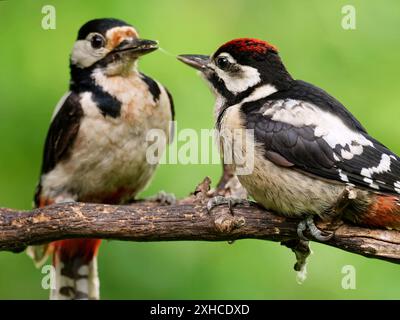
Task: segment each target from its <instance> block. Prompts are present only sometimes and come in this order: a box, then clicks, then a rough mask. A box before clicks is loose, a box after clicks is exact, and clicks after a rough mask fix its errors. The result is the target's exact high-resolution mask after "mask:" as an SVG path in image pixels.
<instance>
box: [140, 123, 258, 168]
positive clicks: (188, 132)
mask: <svg viewBox="0 0 400 320" xmlns="http://www.w3.org/2000/svg"><path fill="white" fill-rule="evenodd" d="M174 127H175V128H176V122H174ZM174 136H175V141H174V142H173V143H172V145H171V146H169V147H168V148H166V146H167V142H168V137H167V135H166V133H165V132H164V131H163V130H161V129H151V130H149V131H148V132H147V135H146V141H147V144H148V145H147V151H146V159H147V162H148V163H150V164H157V163H159V164H219V163H220V162H221V156H220V154H221V155H223V156H222V161H223V162H224V164H227V165H232V166H233V167H234V168H235V170H236V174H237V175H248V174H251V173H252V172H253V169H254V151H255V150H254V148H255V141H254V130H253V129H222V130H216V129H201V130H200V133H199V132H198V131H196V130H194V129H190V128H186V129H182V130H180V131H179V133H178V132H177V131H176V129H175V134H174ZM178 144H179V146H178ZM213 144H214V145H215V144H216V145H217V146H218V149H219V152H218V149H216V148H212V145H213Z"/></svg>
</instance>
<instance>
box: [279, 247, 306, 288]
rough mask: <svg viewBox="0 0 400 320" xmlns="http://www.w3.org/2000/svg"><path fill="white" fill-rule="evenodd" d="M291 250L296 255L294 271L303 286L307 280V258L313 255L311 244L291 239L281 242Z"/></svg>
mask: <svg viewBox="0 0 400 320" xmlns="http://www.w3.org/2000/svg"><path fill="white" fill-rule="evenodd" d="M281 244H282V245H284V246H286V247H288V248H290V249H291V250H292V251H293V252H294V254H295V255H296V264H295V265H294V270H295V271H296V272H297V276H296V280H297V282H298V283H299V284H302V283H303V282H304V281H305V280H306V279H307V258H308V256H309V255H310V254H311V253H312V251H311V249H310V246H309V242H308V241H306V240H301V239H290V240H286V241H282V242H281Z"/></svg>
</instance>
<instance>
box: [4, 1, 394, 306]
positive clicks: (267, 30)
mask: <svg viewBox="0 0 400 320" xmlns="http://www.w3.org/2000/svg"><path fill="white" fill-rule="evenodd" d="M49 4H50V5H53V6H55V8H56V13H57V16H56V17H57V21H56V23H57V24H56V30H43V29H42V28H41V20H42V18H43V14H42V13H41V9H42V7H43V6H44V5H49ZM347 4H351V5H354V7H355V8H356V18H357V20H356V30H344V29H343V28H342V27H341V20H342V17H343V15H342V13H341V9H342V7H343V6H344V5H347ZM99 17H116V18H120V19H124V20H126V21H128V22H130V23H132V24H134V25H135V26H136V27H137V28H138V29H139V31H140V32H141V35H142V36H143V37H145V38H149V39H157V40H159V41H160V45H161V47H162V48H164V49H165V50H167V51H168V52H170V53H171V54H177V53H211V52H213V51H214V50H215V49H216V48H217V47H218V46H219V45H220V44H222V43H223V42H225V41H227V40H230V39H232V38H237V37H242V36H251V37H259V38H262V39H266V40H269V41H270V42H272V43H273V44H276V45H277V46H278V47H279V48H280V52H281V56H282V58H283V60H284V62H285V63H286V65H287V67H288V69H289V70H290V71H291V73H292V75H293V76H294V77H295V78H298V79H303V80H306V81H309V82H312V83H314V84H316V85H319V86H321V87H322V88H324V89H325V90H327V91H328V92H330V93H331V94H333V95H334V96H335V97H337V98H338V99H339V100H341V101H342V102H343V103H344V104H345V105H346V106H347V107H348V108H349V109H350V110H351V111H352V112H353V113H354V114H355V115H356V116H357V117H358V118H359V119H360V120H361V122H362V123H363V124H364V125H365V126H366V127H367V128H368V130H369V132H370V133H371V134H372V135H374V136H375V137H376V138H378V139H379V140H381V141H382V142H383V143H385V144H386V145H387V146H389V147H390V148H392V149H393V150H394V151H395V152H397V153H400V144H399V137H400V126H399V119H400V98H399V90H400V81H399V74H400V63H399V60H400V56H399V52H400V34H399V30H400V3H399V2H398V1H397V0H385V1H350V0H349V1H334V0H331V1H317V0H314V1H312V0H307V1H305V0H303V1H296V0H292V1H289V0H285V1H282V0H276V1H275V0H274V1H273V0H260V1H255V0H229V1H228V0H225V1H223V0H202V1H195V0H168V1H162V0H135V1H128V0H113V1H109V0H86V1H79V0H68V1H66V0H64V1H54V0H45V1H42V0H36V1H34V0H13V1H11V0H10V1H0V30H1V32H0V39H1V41H0V150H1V151H0V152H1V156H0V206H3V207H11V208H18V209H29V208H31V203H32V195H33V190H34V187H35V184H36V181H37V178H38V174H39V167H40V163H41V155H42V147H43V141H44V139H45V135H46V132H47V128H48V124H49V119H50V117H51V113H52V111H53V108H54V106H55V104H56V103H57V101H58V99H59V98H60V97H61V96H62V95H63V94H64V92H65V91H66V90H67V88H68V80H69V74H68V57H69V53H70V50H71V48H72V45H73V43H74V40H75V37H76V33H77V30H78V29H79V27H80V26H81V25H82V24H83V23H85V22H86V21H88V20H90V19H92V18H99ZM140 67H141V70H142V71H144V72H145V73H147V74H149V75H151V76H153V77H154V78H156V79H158V80H160V81H161V82H162V83H164V84H165V85H166V86H167V87H168V88H169V89H170V91H171V92H172V93H173V95H174V98H175V103H176V112H177V120H178V127H179V128H180V129H182V128H194V129H196V130H200V129H201V128H211V127H212V126H213V117H212V108H213V102H214V99H213V97H212V95H211V93H210V92H209V90H208V89H207V87H206V85H205V84H204V83H203V81H202V80H201V79H200V78H199V77H197V76H196V74H195V72H194V71H193V70H191V69H189V68H187V67H185V66H184V65H183V64H181V63H179V62H177V61H176V60H175V58H174V57H173V56H172V55H167V54H165V53H163V52H161V51H158V52H155V53H153V54H151V55H149V56H146V57H145V58H144V59H143V60H142V61H141V63H140ZM219 173H220V167H219V166H218V165H163V166H161V167H160V169H159V170H158V172H157V174H156V176H155V178H154V180H153V183H152V184H151V186H150V187H149V188H148V189H147V190H146V192H145V193H143V196H147V195H151V194H154V193H156V192H157V191H158V190H160V189H163V190H166V191H169V192H173V193H175V194H176V195H177V196H178V197H183V196H185V195H187V194H188V193H189V192H191V191H192V190H193V188H194V186H195V185H196V183H198V182H199V181H201V180H202V178H203V177H204V176H206V175H208V176H211V177H212V178H213V179H214V181H216V180H217V179H218V176H219ZM312 248H313V250H314V255H313V256H312V257H311V259H310V262H309V267H308V269H309V276H308V280H307V281H306V282H305V283H304V284H302V285H298V284H297V283H296V281H295V272H294V271H293V268H292V267H293V263H294V255H293V254H292V253H291V252H290V251H289V250H288V249H286V248H284V247H282V246H280V245H279V244H277V243H272V242H266V241H257V240H245V241H237V242H236V243H234V244H233V245H229V244H227V243H225V242H221V243H207V242H169V243H127V242H118V241H109V242H104V243H103V245H102V247H101V251H100V255H99V268H100V275H101V292H102V298H105V299H121V298H122V299H175V298H177V299H191V298H198V299H206V298H208V299H214V298H218V299H225V298H226V299H280V298H287V299H297V298H301V299H309V298H316V299H321V298H324V299H325V298H326V299H350V298H352V299H353V298H356V299H359V298H368V299H370V298H371V299H372V298H374V299H383V298H386V299H396V298H400V268H399V266H397V265H394V264H390V263H386V262H382V261H376V260H371V259H367V258H363V257H360V256H356V255H353V254H350V253H346V252H343V251H340V250H337V249H333V248H330V247H326V246H323V245H317V244H314V243H313V244H312ZM345 265H352V266H354V267H355V269H356V272H357V273H356V275H357V278H356V289H355V290H344V289H343V288H342V286H341V281H342V278H343V276H344V275H343V274H342V273H341V271H342V268H343V266H345ZM41 278H42V274H41V273H40V270H37V269H35V268H34V267H33V264H32V262H31V261H30V259H29V258H28V257H27V256H26V255H25V254H24V253H21V254H12V253H6V252H0V298H1V299H16V298H22V299H46V298H47V296H48V292H47V291H46V290H43V289H42V288H41Z"/></svg>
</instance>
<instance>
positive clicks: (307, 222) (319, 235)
mask: <svg viewBox="0 0 400 320" xmlns="http://www.w3.org/2000/svg"><path fill="white" fill-rule="evenodd" d="M307 229H308V230H309V231H310V233H311V235H312V236H313V237H314V238H315V239H316V240H318V241H321V242H325V241H328V240H330V239H331V238H332V237H333V233H329V234H325V235H324V233H323V232H322V231H321V230H319V229H318V228H317V226H316V225H315V223H314V218H313V216H311V215H309V216H307V217H306V218H305V219H304V220H303V221H301V222H300V223H299V225H298V226H297V235H298V236H299V238H300V239H301V240H303V241H308V240H309V239H308V238H307V237H306V236H305V235H304V231H306V230H307Z"/></svg>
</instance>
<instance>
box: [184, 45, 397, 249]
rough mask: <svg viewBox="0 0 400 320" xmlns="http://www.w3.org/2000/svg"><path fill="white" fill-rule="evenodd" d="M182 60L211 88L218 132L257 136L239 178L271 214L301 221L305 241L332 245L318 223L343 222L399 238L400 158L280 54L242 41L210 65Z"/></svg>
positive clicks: (199, 58) (193, 58)
mask: <svg viewBox="0 0 400 320" xmlns="http://www.w3.org/2000/svg"><path fill="white" fill-rule="evenodd" d="M178 58H179V59H180V60H181V61H182V62H184V63H186V64H188V65H189V66H191V67H194V68H195V69H197V70H199V71H200V72H201V74H202V75H203V77H204V78H205V79H206V80H207V81H208V82H209V83H210V85H211V88H212V90H213V92H214V93H215V95H216V98H217V99H216V106H215V117H216V126H217V128H218V129H219V130H220V131H221V130H236V129H242V130H243V129H252V130H254V131H253V133H254V139H253V142H252V143H253V145H252V148H251V150H253V152H254V168H253V170H252V172H251V173H250V174H247V175H239V176H238V178H239V180H240V182H241V183H242V185H243V186H244V187H245V188H246V189H247V191H248V192H249V194H250V195H251V196H252V197H253V198H254V199H255V200H256V201H257V202H258V203H260V204H261V205H263V206H264V207H265V208H268V209H271V210H273V211H275V212H276V213H278V214H281V215H285V216H287V217H297V218H303V221H302V222H301V223H300V224H299V227H298V234H299V236H300V237H301V238H303V239H304V238H305V237H304V235H303V231H304V230H305V229H306V227H308V228H309V229H310V232H311V234H312V235H313V236H314V237H315V238H317V239H319V240H321V241H324V240H327V239H329V237H330V236H326V235H324V234H322V232H320V231H319V230H318V229H317V228H316V227H315V225H314V217H316V216H319V217H321V218H322V219H329V218H333V217H337V216H338V215H339V214H340V216H341V217H343V218H344V219H347V220H349V221H351V222H352V223H354V224H356V225H362V226H367V227H374V228H391V229H397V230H400V200H399V197H400V159H399V157H398V156H397V155H396V154H394V153H393V152H392V151H390V150H389V149H388V148H387V147H385V146H384V145H383V144H382V143H380V142H379V141H377V140H376V139H374V138H373V137H372V136H371V135H369V134H368V133H367V131H366V129H365V128H364V127H363V126H362V125H361V124H360V122H359V121H358V120H357V119H356V118H355V117H354V116H353V115H352V114H351V113H350V112H349V111H348V110H347V109H346V108H345V107H344V106H343V105H342V104H341V103H340V102H339V101H338V100H336V99H335V98H334V97H332V96H331V95H329V94H328V93H326V92H325V91H324V90H322V89H320V88H318V87H316V86H314V85H312V84H309V83H307V82H304V81H301V80H295V79H294V78H293V77H292V76H291V75H290V73H289V72H288V71H287V70H286V68H285V66H284V64H283V63H282V61H281V58H280V57H279V54H278V50H277V48H276V47H275V46H273V45H271V44H269V43H267V42H265V41H262V40H258V39H250V38H244V39H236V40H232V41H230V42H228V43H226V44H224V45H223V46H221V47H220V48H219V49H218V50H217V51H216V52H215V53H214V54H213V55H212V56H211V57H209V56H205V55H181V56H179V57H178ZM233 137H234V135H233ZM247 150H249V149H247ZM244 151H245V152H246V150H244ZM233 165H235V163H234V164H233ZM344 196H345V197H344ZM343 198H346V199H347V201H343ZM230 201H232V200H230ZM214 204H218V202H215V203H214Z"/></svg>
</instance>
